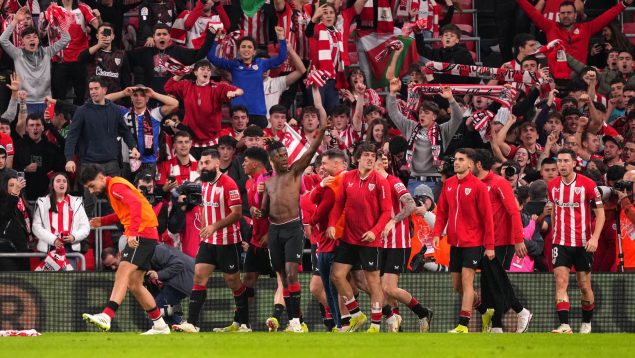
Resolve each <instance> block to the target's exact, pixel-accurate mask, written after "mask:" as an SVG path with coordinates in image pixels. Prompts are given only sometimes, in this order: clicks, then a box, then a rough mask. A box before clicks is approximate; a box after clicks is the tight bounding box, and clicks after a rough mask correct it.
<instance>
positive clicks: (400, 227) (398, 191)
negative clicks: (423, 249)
mask: <svg viewBox="0 0 635 358" xmlns="http://www.w3.org/2000/svg"><path fill="white" fill-rule="evenodd" d="M386 180H388V184H389V185H390V192H391V197H392V212H391V216H392V217H395V215H397V214H398V213H400V212H401V211H402V210H403V209H404V205H403V203H402V202H401V198H402V197H403V196H404V195H406V194H408V189H406V186H405V185H404V184H403V183H402V182H401V180H399V178H397V177H396V176H393V175H388V177H387V178H386ZM384 248H385V249H407V248H410V227H409V222H408V217H407V216H406V217H405V218H404V219H403V220H401V221H400V222H398V223H395V228H394V229H392V231H391V232H390V233H389V234H388V236H387V237H386V239H384Z"/></svg>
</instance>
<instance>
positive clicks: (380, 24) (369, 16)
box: [360, 0, 395, 34]
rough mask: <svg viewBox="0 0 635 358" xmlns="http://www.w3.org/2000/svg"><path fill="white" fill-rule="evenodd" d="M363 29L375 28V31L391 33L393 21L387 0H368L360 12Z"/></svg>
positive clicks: (393, 25)
mask: <svg viewBox="0 0 635 358" xmlns="http://www.w3.org/2000/svg"><path fill="white" fill-rule="evenodd" d="M360 19H361V25H362V26H361V27H362V28H363V29H375V30H376V31H375V32H377V33H380V34H386V33H389V34H391V33H393V30H394V28H395V23H394V22H393V19H392V10H391V8H390V1H389V0H368V1H366V3H365V4H364V8H363V9H362V13H361V14H360Z"/></svg>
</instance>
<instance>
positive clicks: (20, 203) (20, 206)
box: [17, 198, 31, 234]
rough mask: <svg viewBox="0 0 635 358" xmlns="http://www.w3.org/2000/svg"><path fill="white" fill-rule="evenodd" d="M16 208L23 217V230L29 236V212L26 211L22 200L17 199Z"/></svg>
mask: <svg viewBox="0 0 635 358" xmlns="http://www.w3.org/2000/svg"><path fill="white" fill-rule="evenodd" d="M17 208H18V210H19V211H20V212H21V213H22V216H23V217H24V228H25V229H26V232H27V233H29V234H31V219H30V218H29V212H28V211H27V210H26V205H24V201H23V200H22V198H19V199H18V205H17Z"/></svg>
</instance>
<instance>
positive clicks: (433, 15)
mask: <svg viewBox="0 0 635 358" xmlns="http://www.w3.org/2000/svg"><path fill="white" fill-rule="evenodd" d="M408 3H409V4H408ZM408 5H409V6H408ZM410 10H412V11H413V12H415V15H412V14H411V13H410ZM440 13H441V6H439V4H437V3H436V1H434V0H402V1H400V3H399V5H398V6H397V10H396V12H395V14H396V15H395V17H396V18H397V19H400V20H402V21H403V22H404V25H403V26H402V28H401V33H402V35H404V36H410V34H411V33H412V32H413V31H414V30H415V29H416V30H426V31H430V32H432V34H433V37H438V34H439V14H440ZM410 21H412V22H410Z"/></svg>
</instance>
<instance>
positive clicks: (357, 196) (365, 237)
mask: <svg viewBox="0 0 635 358" xmlns="http://www.w3.org/2000/svg"><path fill="white" fill-rule="evenodd" d="M355 158H356V159H357V162H358V169H356V170H351V171H349V172H347V173H346V174H344V176H343V177H342V183H341V189H340V195H339V196H338V197H337V201H336V202H335V206H334V207H333V210H332V211H331V215H330V216H329V227H328V229H327V230H326V236H327V237H328V238H330V239H332V240H334V239H335V238H336V234H335V231H336V230H335V225H336V224H337V221H338V220H339V218H340V216H341V215H342V213H343V212H345V213H346V223H345V225H344V234H343V237H342V240H341V242H340V244H339V246H338V247H337V249H335V261H334V263H333V272H332V278H333V283H334V284H335V286H336V287H337V292H339V294H340V295H341V296H342V299H343V300H344V304H345V305H346V308H347V309H348V311H349V312H350V314H351V321H350V326H349V331H356V330H357V329H358V328H359V327H361V325H362V324H364V322H366V315H365V314H363V313H362V312H361V311H360V309H359V304H358V303H357V300H355V297H354V295H353V289H352V287H351V285H350V283H349V282H348V279H347V276H348V273H349V272H350V271H351V269H352V268H353V266H354V265H358V264H361V266H362V270H364V276H365V277H366V283H367V286H368V290H369V292H370V299H371V325H370V328H369V329H368V332H373V333H374V332H379V328H380V324H381V316H382V306H381V305H382V303H383V302H384V294H383V292H382V289H381V281H380V278H379V262H380V254H381V253H380V250H381V246H382V242H381V237H380V234H381V232H382V230H383V229H384V228H385V227H386V224H387V223H388V220H390V209H391V207H392V203H391V201H390V186H389V184H388V181H387V180H386V179H384V178H383V177H382V176H381V175H379V174H378V173H377V172H375V171H374V170H373V169H374V167H375V161H376V159H377V154H376V152H375V146H374V145H373V144H370V143H362V144H360V145H359V146H358V147H357V152H356V153H355ZM391 320H393V321H394V320H396V317H395V316H392V317H391ZM388 323H389V324H393V322H391V321H388Z"/></svg>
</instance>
